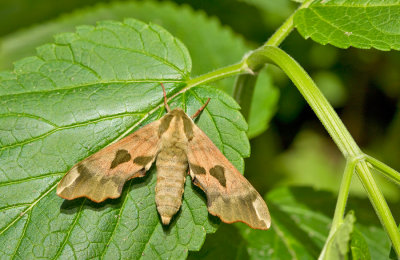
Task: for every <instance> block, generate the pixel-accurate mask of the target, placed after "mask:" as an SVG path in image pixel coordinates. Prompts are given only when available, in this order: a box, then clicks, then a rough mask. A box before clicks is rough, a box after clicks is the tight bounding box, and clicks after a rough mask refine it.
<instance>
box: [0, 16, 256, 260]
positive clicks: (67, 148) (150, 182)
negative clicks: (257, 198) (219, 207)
mask: <svg viewBox="0 0 400 260" xmlns="http://www.w3.org/2000/svg"><path fill="white" fill-rule="evenodd" d="M190 70H191V60H190V57H189V53H188V51H187V49H186V47H185V46H184V45H183V44H182V43H181V42H180V41H179V40H178V39H176V38H174V37H173V36H172V35H171V34H169V33H168V32H167V31H166V30H164V29H162V28H161V27H160V26H157V25H153V24H150V25H148V24H145V23H142V22H139V21H136V20H133V19H127V20H125V21H124V22H114V21H108V22H101V23H99V24H98V25H97V26H96V27H93V26H81V27H79V28H78V30H77V32H76V33H68V34H62V35H59V36H57V38H56V43H54V44H47V45H44V46H42V47H40V48H39V49H38V56H35V57H30V58H26V59H23V60H21V61H19V62H17V63H16V65H15V70H14V71H12V72H3V73H1V74H0V122H1V123H2V124H1V127H0V258H1V259H9V258H22V259H36V258H61V259H63V258H65V259H71V258H77V259H87V258H103V257H104V258H106V259H121V258H123V259H136V258H144V259H154V258H157V257H158V258H169V259H183V258H185V257H186V256H187V254H188V251H189V250H199V249H200V247H201V245H202V244H203V242H204V239H205V235H206V233H210V232H214V231H215V230H216V224H215V223H217V222H218V219H217V218H214V217H210V216H209V214H208V211H207V208H206V202H205V199H204V194H203V193H202V192H201V191H200V190H199V189H197V188H194V186H193V185H192V184H191V182H190V180H189V178H188V179H187V181H186V185H185V193H184V199H183V203H182V208H181V210H180V211H179V212H178V214H177V215H176V216H175V217H174V219H173V221H172V224H171V225H170V226H169V227H164V226H162V224H161V223H160V220H159V216H158V213H157V211H156V208H155V201H154V192H155V181H156V176H155V170H154V167H153V168H152V170H150V171H149V172H148V173H147V174H146V177H144V178H140V179H134V180H132V181H129V182H128V183H127V184H126V185H125V187H124V191H123V195H122V196H121V197H120V198H119V199H116V200H107V201H105V202H103V203H99V204H96V203H93V202H90V201H89V200H87V199H77V200H73V201H65V200H63V199H61V198H59V197H58V196H57V195H56V194H55V188H56V185H57V183H58V181H59V180H60V178H61V177H62V176H63V175H64V174H65V173H66V172H67V171H68V170H69V169H70V168H71V167H72V166H73V165H74V164H75V163H77V162H79V161H80V160H82V159H84V158H86V157H87V156H89V155H91V154H93V153H95V152H97V151H98V150H100V149H102V148H103V147H105V146H107V145H108V144H110V143H111V142H113V141H115V140H117V139H120V138H122V137H124V136H126V135H127V134H128V133H130V132H132V131H134V130H136V129H138V128H139V127H141V126H143V125H145V124H147V123H149V122H151V121H154V120H156V119H158V118H160V117H161V116H162V115H163V114H164V113H165V109H164V107H163V97H162V90H161V87H160V82H164V84H165V86H166V89H167V95H168V96H171V95H173V94H178V93H177V92H178V91H180V92H179V94H178V95H177V96H176V97H175V98H174V99H173V100H171V101H170V106H171V107H177V106H179V107H182V108H184V109H185V111H186V112H187V113H189V114H192V113H193V112H194V111H196V110H197V109H198V108H199V107H200V106H201V105H202V104H204V103H205V101H206V100H207V98H208V97H210V98H211V101H210V104H209V105H208V106H207V107H206V109H205V110H204V111H203V112H202V114H201V116H200V117H199V118H198V120H197V124H198V125H199V127H200V128H202V129H203V130H204V131H205V132H206V134H207V135H208V136H209V137H210V138H211V140H212V141H213V142H214V143H215V144H216V145H217V146H218V147H219V148H220V150H221V151H222V152H223V153H224V154H225V155H226V156H227V158H228V159H229V160H230V161H231V162H232V163H233V164H234V165H235V166H236V167H237V168H238V169H239V170H240V171H242V172H243V167H244V164H243V157H244V156H248V155H249V153H250V148H249V142H248V139H247V136H246V131H247V124H246V122H245V121H244V120H243V117H242V115H241V114H240V112H239V106H238V105H237V104H236V103H235V102H234V100H233V99H232V98H231V97H229V96H228V95H227V94H225V93H224V92H222V91H220V90H217V89H215V88H211V87H197V88H192V89H184V88H183V87H184V85H185V84H184V83H185V80H186V79H188V77H189V73H190ZM233 119H234V120H233Z"/></svg>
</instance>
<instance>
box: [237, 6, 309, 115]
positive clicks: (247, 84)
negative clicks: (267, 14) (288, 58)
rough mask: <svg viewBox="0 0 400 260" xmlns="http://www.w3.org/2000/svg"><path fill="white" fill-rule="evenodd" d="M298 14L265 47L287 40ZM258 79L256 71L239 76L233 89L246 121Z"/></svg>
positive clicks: (282, 26) (289, 19)
mask: <svg viewBox="0 0 400 260" xmlns="http://www.w3.org/2000/svg"><path fill="white" fill-rule="evenodd" d="M312 1H313V0H307V1H305V2H304V3H303V4H302V5H301V6H300V7H299V8H298V9H297V10H299V9H301V8H305V7H308V6H309V5H310V4H311V2H312ZM297 10H296V12H297ZM296 12H293V14H292V15H291V16H289V18H287V19H286V21H285V22H284V23H283V24H282V25H281V26H280V27H279V28H278V29H277V30H276V31H275V33H274V34H273V35H272V36H271V37H270V38H269V39H268V41H267V42H266V43H265V45H270V46H277V47H278V46H279V45H280V44H281V43H282V42H283V41H284V40H285V39H286V37H287V36H288V35H289V34H290V33H291V32H292V30H293V28H294V23H293V18H294V16H295V14H296ZM257 78H258V71H254V73H253V74H252V75H250V74H242V75H239V77H238V78H237V80H236V83H235V86H234V89H233V97H234V99H235V100H236V102H237V103H238V104H239V105H240V107H241V113H242V115H243V116H244V118H245V119H246V120H248V119H249V116H250V107H251V100H252V99H253V94H254V88H255V85H256V83H257Z"/></svg>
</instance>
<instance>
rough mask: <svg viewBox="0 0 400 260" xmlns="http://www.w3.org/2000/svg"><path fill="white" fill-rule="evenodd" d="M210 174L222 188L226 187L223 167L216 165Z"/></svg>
mask: <svg viewBox="0 0 400 260" xmlns="http://www.w3.org/2000/svg"><path fill="white" fill-rule="evenodd" d="M210 174H211V176H213V177H214V178H216V179H217V180H218V181H219V183H220V184H221V185H222V186H224V187H226V178H225V170H224V167H222V166H221V165H216V166H214V167H213V168H211V169H210Z"/></svg>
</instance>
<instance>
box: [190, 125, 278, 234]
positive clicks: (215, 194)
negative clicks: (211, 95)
mask: <svg viewBox="0 0 400 260" xmlns="http://www.w3.org/2000/svg"><path fill="white" fill-rule="evenodd" d="M193 133H194V134H193V139H192V140H191V141H190V142H189V149H188V161H189V168H190V175H191V177H192V180H193V183H194V184H195V185H197V186H199V187H200V188H201V189H202V190H203V191H204V192H205V193H206V195H207V207H208V211H209V212H210V214H212V215H216V216H218V217H219V218H220V219H221V220H222V221H223V222H226V223H233V222H238V221H240V222H244V223H246V224H247V225H249V226H250V227H252V228H256V229H268V228H269V227H270V225H271V218H270V215H269V211H268V207H267V205H266V204H265V202H264V200H263V199H262V197H261V196H260V194H258V192H257V191H256V190H255V189H254V187H253V186H252V185H251V184H250V183H249V182H248V181H247V179H246V178H245V177H243V175H241V174H240V172H239V171H238V170H237V169H236V168H235V167H234V166H233V165H232V164H231V163H230V162H229V160H228V159H227V158H226V157H225V156H224V155H223V154H222V153H221V152H220V151H219V149H218V148H217V147H216V146H215V145H214V143H213V142H212V141H211V140H210V139H209V138H208V137H207V135H206V134H205V133H204V132H203V131H201V129H200V128H198V127H197V126H196V125H195V124H193Z"/></svg>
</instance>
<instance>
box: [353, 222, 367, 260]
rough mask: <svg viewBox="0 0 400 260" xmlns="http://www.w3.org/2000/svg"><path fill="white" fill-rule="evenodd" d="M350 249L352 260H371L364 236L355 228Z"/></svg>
mask: <svg viewBox="0 0 400 260" xmlns="http://www.w3.org/2000/svg"><path fill="white" fill-rule="evenodd" d="M350 249H351V256H352V259H355V260H358V259H365V260H367V259H371V255H370V253H369V248H368V244H367V242H366V241H365V238H364V235H363V234H362V233H361V232H360V231H359V230H358V229H357V228H354V230H353V233H352V235H351V245H350Z"/></svg>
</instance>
